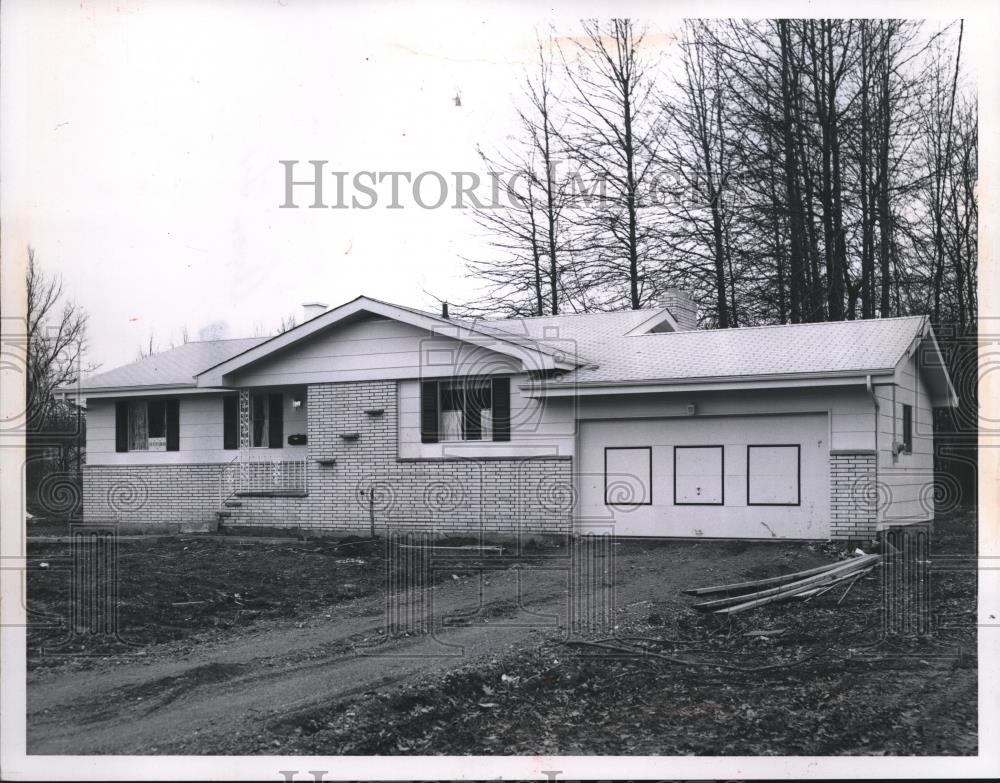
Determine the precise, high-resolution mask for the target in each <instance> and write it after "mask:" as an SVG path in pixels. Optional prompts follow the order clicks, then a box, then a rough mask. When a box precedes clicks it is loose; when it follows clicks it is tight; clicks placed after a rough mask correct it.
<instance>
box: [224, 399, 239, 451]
mask: <svg viewBox="0 0 1000 783" xmlns="http://www.w3.org/2000/svg"><path fill="white" fill-rule="evenodd" d="M239 402H240V401H239V398H238V397H232V396H229V397H223V398H222V448H224V449H236V448H239V445H240V430H239V420H240V417H239V410H240V407H239Z"/></svg>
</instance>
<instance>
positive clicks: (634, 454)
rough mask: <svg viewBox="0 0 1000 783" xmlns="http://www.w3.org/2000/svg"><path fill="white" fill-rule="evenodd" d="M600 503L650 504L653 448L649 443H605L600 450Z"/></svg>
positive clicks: (609, 504)
mask: <svg viewBox="0 0 1000 783" xmlns="http://www.w3.org/2000/svg"><path fill="white" fill-rule="evenodd" d="M604 504H605V505H606V506H651V505H652V504H653V449H652V448H651V447H649V446H621V447H620V446H608V447H607V448H605V449H604Z"/></svg>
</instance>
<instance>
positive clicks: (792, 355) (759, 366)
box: [492, 310, 924, 383]
mask: <svg viewBox="0 0 1000 783" xmlns="http://www.w3.org/2000/svg"><path fill="white" fill-rule="evenodd" d="M653 312H655V311H651V310H633V311H629V312H622V313H592V314H586V315H565V316H564V315H560V316H547V317H540V318H513V319H504V320H497V321H492V323H493V324H494V325H495V326H498V327H501V328H503V329H508V330H511V331H517V332H521V331H522V330H524V331H525V332H527V333H528V334H530V335H531V336H533V337H535V338H537V339H542V340H544V339H551V338H552V337H553V336H557V337H558V339H559V341H560V342H561V343H565V342H570V343H572V344H574V345H575V346H576V347H577V353H578V355H579V356H580V357H581V358H583V359H585V360H587V361H589V362H591V363H593V364H594V365H597V366H596V367H593V366H590V367H582V368H580V369H578V370H576V371H575V372H573V373H571V374H570V375H571V377H572V378H573V379H574V380H576V381H577V382H579V383H614V382H622V381H652V380H667V381H669V380H689V379H695V378H722V377H733V378H737V377H741V376H760V375H786V374H799V373H803V374H805V373H838V372H851V371H854V372H861V373H864V372H870V371H876V370H886V369H891V368H893V367H895V365H896V363H897V362H898V361H899V359H900V357H902V355H903V352H904V351H905V350H906V349H907V347H908V346H909V345H910V343H911V341H912V340H913V339H914V337H916V335H917V334H918V333H919V331H920V329H921V326H922V324H923V322H924V318H923V316H911V317H905V318H885V319H881V320H864V321H837V322H829V323H811V324H794V325H792V324H790V325H784V326H758V327H750V328H740V329H698V330H693V331H686V332H664V333H657V334H640V335H634V336H631V337H629V336H626V334H627V332H629V331H630V330H631V329H634V328H635V327H636V326H638V325H639V324H640V323H642V322H643V321H644V320H646V319H648V318H650V316H651V315H652V314H653Z"/></svg>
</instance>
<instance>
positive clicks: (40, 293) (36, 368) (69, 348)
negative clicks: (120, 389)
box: [26, 247, 93, 432]
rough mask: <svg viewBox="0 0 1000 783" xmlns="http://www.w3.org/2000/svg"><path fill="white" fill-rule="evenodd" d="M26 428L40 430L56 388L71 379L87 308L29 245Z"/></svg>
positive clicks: (77, 369) (78, 367) (83, 341)
mask: <svg viewBox="0 0 1000 783" xmlns="http://www.w3.org/2000/svg"><path fill="white" fill-rule="evenodd" d="M27 332H28V334H27V338H28V339H27V361H28V366H27V370H28V372H27V389H26V394H27V413H28V429H29V432H30V431H33V430H36V431H37V430H43V429H44V428H45V425H46V423H47V421H48V418H49V416H50V415H51V414H52V411H53V408H54V407H55V404H56V400H55V390H56V389H57V388H59V387H62V386H69V385H70V384H72V383H74V382H75V381H76V380H77V379H78V378H79V377H80V373H81V372H84V371H88V370H90V369H93V368H92V367H89V366H87V367H83V366H82V359H83V354H84V351H85V349H86V346H87V313H86V311H85V310H84V309H83V308H82V307H80V306H79V305H78V304H76V303H75V302H73V301H71V300H69V299H67V298H66V296H65V292H64V288H63V281H62V278H61V277H58V276H54V275H49V274H46V273H45V272H44V271H43V270H42V269H41V267H40V266H39V265H38V263H37V262H36V260H35V251H34V249H33V248H31V247H29V248H28V272H27Z"/></svg>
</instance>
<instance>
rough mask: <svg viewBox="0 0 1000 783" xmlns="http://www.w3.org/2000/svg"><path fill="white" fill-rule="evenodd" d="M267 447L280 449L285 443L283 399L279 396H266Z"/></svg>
mask: <svg viewBox="0 0 1000 783" xmlns="http://www.w3.org/2000/svg"><path fill="white" fill-rule="evenodd" d="M267 405H268V410H267V421H268V429H267V445H268V447H269V448H272V449H280V448H281V447H282V446H283V445H284V441H285V423H284V421H282V415H283V414H284V408H283V407H282V405H283V398H282V396H281V394H269V395H267Z"/></svg>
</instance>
